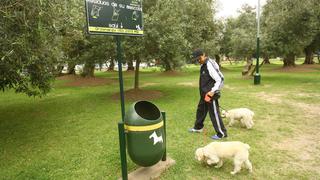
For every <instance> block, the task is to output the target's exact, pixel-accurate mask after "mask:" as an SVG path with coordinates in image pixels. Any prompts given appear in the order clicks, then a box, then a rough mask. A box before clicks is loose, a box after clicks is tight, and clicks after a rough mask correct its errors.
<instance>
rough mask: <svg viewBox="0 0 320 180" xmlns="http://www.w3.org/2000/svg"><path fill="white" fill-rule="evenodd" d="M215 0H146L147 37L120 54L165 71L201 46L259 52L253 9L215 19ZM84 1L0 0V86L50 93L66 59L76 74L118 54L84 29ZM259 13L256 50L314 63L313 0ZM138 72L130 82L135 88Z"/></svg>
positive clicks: (217, 51) (234, 53) (318, 33)
mask: <svg viewBox="0 0 320 180" xmlns="http://www.w3.org/2000/svg"><path fill="white" fill-rule="evenodd" d="M215 4H216V2H215V0H202V1H199V0H182V1H178V0H144V1H143V15H144V33H145V34H144V36H143V37H126V38H122V39H123V41H122V43H123V44H122V45H123V48H124V49H125V53H124V57H125V59H124V60H125V61H126V62H127V63H128V64H129V65H130V68H131V69H132V68H133V62H134V61H136V64H137V66H138V65H139V64H140V62H148V61H150V60H156V61H157V62H158V63H160V65H161V66H162V67H163V69H164V70H165V71H170V70H175V69H179V67H181V66H182V65H183V64H184V63H186V62H188V63H190V62H191V60H190V52H191V51H192V50H193V49H194V48H197V47H202V48H204V49H205V51H206V52H208V54H209V55H210V56H211V57H213V56H214V57H216V59H217V61H218V62H219V60H220V55H224V56H225V57H227V58H229V57H232V58H236V59H247V60H249V59H251V58H252V57H254V56H255V52H256V26H257V24H256V13H255V10H256V9H255V8H253V7H250V6H243V8H242V9H241V10H240V15H239V16H238V17H236V18H229V19H227V20H226V21H221V20H217V19H214V14H215V13H216V9H215ZM84 12H85V11H84V3H83V2H82V1H77V0H70V1H65V0H64V1H59V2H58V1H52V0H51V1H49V0H41V1H33V2H31V1H30V2H29V1H28V2H27V1H18V0H2V1H0V88H1V89H2V90H7V89H14V90H15V91H16V92H23V93H26V94H28V95H30V96H37V95H40V96H41V95H44V94H45V93H47V92H48V91H49V90H50V88H51V85H50V83H51V82H52V79H54V76H56V75H58V74H59V72H60V71H61V70H62V67H63V66H64V65H65V64H68V67H69V72H70V73H71V74H72V73H75V70H74V67H75V65H76V64H84V69H83V72H82V75H83V76H94V68H95V64H103V63H105V62H110V67H109V69H110V70H112V69H113V66H114V61H115V60H116V50H115V41H114V38H113V37H110V36H88V35H87V34H86V32H85V30H86V23H85V14H84ZM262 12H263V13H262V17H261V26H262V28H261V30H262V31H261V56H262V57H264V58H265V59H266V60H267V59H268V58H269V57H278V56H280V57H283V59H284V66H285V67H286V66H293V65H294V64H295V57H296V56H297V55H301V54H305V62H304V63H305V64H312V63H314V62H313V54H314V53H315V52H319V49H320V30H319V29H320V28H319V27H320V6H319V2H318V0H304V1H299V0H268V1H267V4H266V5H265V6H264V7H263V11H262ZM138 80H139V78H138V71H136V80H135V82H136V83H135V87H136V88H138Z"/></svg>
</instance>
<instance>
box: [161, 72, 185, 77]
mask: <svg viewBox="0 0 320 180" xmlns="http://www.w3.org/2000/svg"><path fill="white" fill-rule="evenodd" d="M183 75H184V74H183V73H182V72H178V71H165V72H162V73H160V76H183Z"/></svg>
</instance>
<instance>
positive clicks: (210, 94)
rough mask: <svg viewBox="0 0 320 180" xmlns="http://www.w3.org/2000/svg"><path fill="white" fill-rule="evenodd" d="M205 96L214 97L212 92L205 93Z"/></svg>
mask: <svg viewBox="0 0 320 180" xmlns="http://www.w3.org/2000/svg"><path fill="white" fill-rule="evenodd" d="M206 95H208V96H210V97H212V96H213V95H214V92H211V91H209V92H207V94H206Z"/></svg>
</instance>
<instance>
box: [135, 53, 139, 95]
mask: <svg viewBox="0 0 320 180" xmlns="http://www.w3.org/2000/svg"><path fill="white" fill-rule="evenodd" d="M139 69H140V58H139V57H138V58H137V61H136V71H135V73H134V89H139Z"/></svg>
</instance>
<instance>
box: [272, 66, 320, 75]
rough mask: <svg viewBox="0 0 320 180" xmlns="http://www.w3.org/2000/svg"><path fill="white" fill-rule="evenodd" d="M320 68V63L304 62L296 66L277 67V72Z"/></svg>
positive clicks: (310, 70) (317, 69)
mask: <svg viewBox="0 0 320 180" xmlns="http://www.w3.org/2000/svg"><path fill="white" fill-rule="evenodd" d="M319 70H320V64H302V65H296V66H294V67H285V68H283V67H282V68H276V69H275V70H274V71H277V72H292V73H295V72H302V73H303V72H317V71H319Z"/></svg>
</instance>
